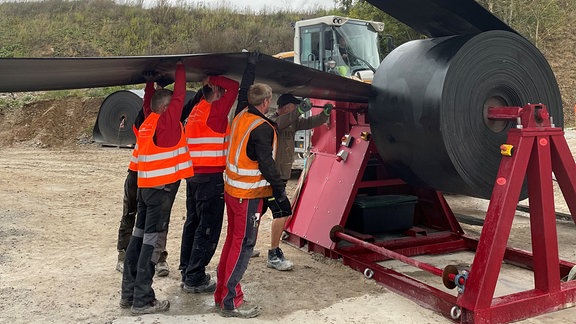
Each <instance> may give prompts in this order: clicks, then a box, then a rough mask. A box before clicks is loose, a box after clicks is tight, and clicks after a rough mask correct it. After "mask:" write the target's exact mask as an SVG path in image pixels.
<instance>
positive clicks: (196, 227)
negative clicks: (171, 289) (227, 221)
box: [180, 172, 224, 286]
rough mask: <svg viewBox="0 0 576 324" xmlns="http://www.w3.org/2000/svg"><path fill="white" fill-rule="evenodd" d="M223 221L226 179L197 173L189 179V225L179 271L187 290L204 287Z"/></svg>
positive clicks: (186, 225)
mask: <svg viewBox="0 0 576 324" xmlns="http://www.w3.org/2000/svg"><path fill="white" fill-rule="evenodd" d="M223 218H224V178H223V175H222V172H219V173H196V174H195V175H194V176H193V177H191V178H188V179H186V222H185V223H184V228H183V230H182V244H181V248H180V270H181V271H182V281H183V282H184V283H185V284H186V285H188V286H198V285H200V284H202V283H203V282H204V280H205V277H206V266H208V264H209V263H210V260H212V257H213V256H214V252H216V247H217V246H218V240H219V239H220V232H221V231H222V219H223Z"/></svg>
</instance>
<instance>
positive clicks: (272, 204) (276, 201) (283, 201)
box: [266, 194, 292, 218]
mask: <svg viewBox="0 0 576 324" xmlns="http://www.w3.org/2000/svg"><path fill="white" fill-rule="evenodd" d="M266 205H268V208H270V211H271V212H272V217H273V218H278V217H284V216H290V215H292V207H291V206H290V200H288V197H286V195H285V194H284V195H283V196H282V197H280V198H275V197H268V198H266Z"/></svg>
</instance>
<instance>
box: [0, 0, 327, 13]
mask: <svg viewBox="0 0 576 324" xmlns="http://www.w3.org/2000/svg"><path fill="white" fill-rule="evenodd" d="M18 1H24V2H25V1H42V0H0V3H1V2H18ZM115 1H116V2H118V3H134V2H136V3H137V2H139V1H140V0H115ZM142 1H143V2H144V6H146V7H150V6H153V5H154V4H155V3H157V2H159V1H160V2H168V3H171V4H175V5H180V4H205V5H207V6H214V7H222V6H225V7H230V8H233V9H236V10H238V11H244V10H246V9H250V10H252V11H257V12H258V11H261V10H266V11H267V12H271V11H277V10H282V9H284V10H289V11H310V10H317V9H333V8H335V7H336V3H335V0H142Z"/></svg>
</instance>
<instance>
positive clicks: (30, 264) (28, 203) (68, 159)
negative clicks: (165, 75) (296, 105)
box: [0, 100, 576, 323]
mask: <svg viewBox="0 0 576 324" xmlns="http://www.w3.org/2000/svg"><path fill="white" fill-rule="evenodd" d="M74 104H75V105H76V106H75V107H81V108H75V109H71V108H70V107H72V104H71V103H66V104H63V103H62V102H55V101H49V102H44V103H41V104H35V106H34V107H26V109H27V111H26V114H24V113H9V112H7V111H3V112H1V111H0V152H1V153H0V172H1V174H2V176H1V177H0V206H1V207H0V300H1V301H2V302H1V303H0V323H49V322H51V323H180V322H199V323H230V322H231V321H233V320H231V319H223V318H221V317H219V316H218V315H217V314H214V313H213V312H212V303H213V301H212V296H211V295H190V294H186V293H184V292H182V291H181V289H180V287H179V283H180V276H179V273H178V271H177V270H176V268H177V264H178V254H179V245H180V234H181V229H182V225H183V223H184V216H185V192H184V188H185V186H184V185H182V186H181V189H180V192H179V194H178V196H177V200H176V202H175V205H174V209H173V213H172V219H171V224H170V232H169V238H168V247H167V250H168V252H169V257H168V262H169V264H170V266H171V269H172V271H171V272H170V275H169V276H168V277H164V278H155V280H154V288H155V290H156V293H157V295H158V297H159V298H168V299H169V300H170V302H171V304H172V306H171V308H170V311H169V312H168V313H165V314H162V315H147V316H139V317H133V316H130V314H129V311H127V310H122V309H120V308H119V307H118V301H119V298H120V297H119V290H120V281H121V274H120V273H119V272H117V271H116V270H115V269H114V268H115V263H116V257H117V252H116V238H117V231H118V222H119V220H120V216H121V209H122V194H123V191H122V188H123V181H124V177H125V175H126V167H127V162H128V160H129V156H130V153H131V152H130V150H129V149H121V148H111V147H101V146H99V145H96V144H90V143H89V142H90V141H89V137H90V136H89V134H90V132H91V128H90V127H91V125H93V122H94V120H95V116H96V113H97V110H98V105H99V104H98V102H97V100H95V101H94V100H79V101H78V102H75V103H74ZM94 106H95V108H94ZM50 114H55V116H58V117H59V118H65V119H66V120H68V119H69V120H71V121H72V120H74V121H77V122H78V125H76V126H74V127H71V126H69V127H66V126H65V124H66V121H60V122H57V121H56V120H57V119H54V120H52V119H50V120H48V119H49V118H48V117H47V116H49V115H50ZM62 116H66V117H62ZM54 131H56V133H57V136H60V137H57V136H56V135H53V134H54V133H53V132H54ZM51 134H52V135H51ZM567 138H568V139H569V141H570V143H571V146H572V147H573V148H574V152H576V133H575V132H574V131H570V132H568V133H567ZM296 181H297V179H296V177H294V179H292V180H291V181H290V182H289V190H290V189H291V188H294V186H295V184H296ZM557 196H558V197H557V198H560V195H559V193H558V192H557ZM447 198H448V200H449V203H450V205H451V207H452V208H453V210H454V212H455V213H457V214H463V215H466V216H468V218H467V219H468V221H466V220H465V221H463V222H462V226H463V227H464V229H465V231H466V232H467V233H468V234H470V235H472V236H475V235H479V233H480V230H481V229H482V227H481V226H478V222H479V221H480V222H481V221H482V218H483V215H484V212H485V210H486V207H487V202H486V201H483V200H476V199H472V198H468V197H461V196H448V197H447ZM558 202H559V203H558V207H557V209H558V210H559V211H563V212H568V211H567V210H566V207H565V204H562V201H561V200H560V199H558ZM471 219H473V220H476V222H474V221H470V220H471ZM270 222H271V218H270V216H269V214H268V215H265V216H264V218H263V221H262V224H261V227H260V233H259V238H258V243H257V249H259V250H260V251H262V252H264V253H265V252H266V250H267V246H268V245H269V240H270V236H269V235H270ZM528 225H529V223H528V218H527V217H526V215H523V214H522V213H518V216H517V217H516V220H515V221H514V230H513V233H512V238H511V243H513V244H514V247H518V248H523V249H529V248H530V239H529V235H530V230H529V226H528ZM558 232H559V241H560V245H559V246H560V253H561V257H562V258H564V259H566V260H568V261H572V262H574V261H576V250H575V249H574V246H575V245H576V244H575V243H576V235H574V234H576V226H574V223H573V222H565V221H559V222H558ZM222 242H223V236H222V240H221V243H222ZM281 247H282V248H283V250H284V252H285V254H286V256H287V257H288V258H289V259H291V260H292V261H293V262H294V264H295V269H294V270H293V271H290V272H278V271H276V270H271V269H268V268H267V267H266V264H265V257H264V256H260V257H258V258H254V259H252V260H251V263H250V265H249V267H248V270H247V272H246V274H245V276H244V279H243V281H242V283H243V288H244V290H245V294H246V298H247V299H249V300H251V301H252V302H254V303H257V304H259V305H261V306H262V308H263V313H262V314H261V316H260V317H258V318H257V319H254V320H249V321H246V322H258V323H268V322H287V323H320V322H325V323H449V322H450V321H449V320H447V319H446V318H444V317H442V316H441V315H439V314H436V313H434V312H432V311H430V310H427V309H424V308H422V307H420V306H418V305H416V304H415V303H414V302H413V301H411V300H408V299H405V298H403V297H401V296H399V295H397V294H395V293H393V292H390V291H388V290H387V289H385V288H383V287H382V286H380V285H379V284H378V283H376V282H375V281H374V280H370V279H366V278H365V277H364V276H363V275H362V274H361V273H359V272H357V271H354V270H352V269H350V268H348V267H347V266H344V265H343V264H342V262H341V260H333V259H327V258H324V257H322V256H320V255H318V254H313V253H308V252H306V251H303V250H299V249H296V248H294V247H292V246H289V245H287V244H284V243H282V245H281ZM219 253H220V249H218V251H217V252H216V256H215V257H214V259H213V261H212V263H211V264H210V266H209V267H208V271H210V272H211V273H212V274H214V273H215V269H216V262H217V260H218V257H219ZM264 253H263V254H264ZM412 271H413V270H412ZM521 280H525V281H530V280H531V279H530V278H524V279H521ZM574 318H576V308H571V309H567V310H563V311H559V312H555V313H551V314H546V315H542V316H540V317H537V318H532V319H529V320H525V321H523V322H525V323H574V322H575V320H574Z"/></svg>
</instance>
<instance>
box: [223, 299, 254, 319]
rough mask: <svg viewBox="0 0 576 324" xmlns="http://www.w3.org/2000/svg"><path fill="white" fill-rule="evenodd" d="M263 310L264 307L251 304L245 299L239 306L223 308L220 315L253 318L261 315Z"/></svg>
mask: <svg viewBox="0 0 576 324" xmlns="http://www.w3.org/2000/svg"><path fill="white" fill-rule="evenodd" d="M261 311H262V309H261V308H260V306H257V305H251V304H249V303H248V302H246V301H245V302H243V303H242V305H240V307H238V308H234V309H221V310H220V315H221V316H222V317H238V318H253V317H256V316H258V315H260V312H261Z"/></svg>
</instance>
